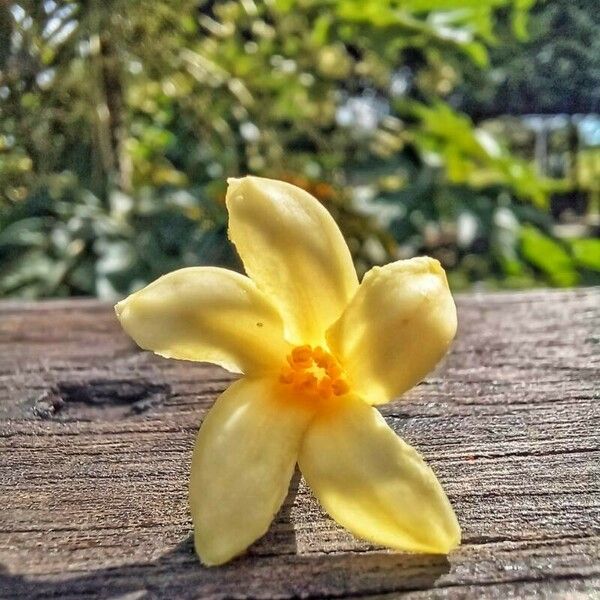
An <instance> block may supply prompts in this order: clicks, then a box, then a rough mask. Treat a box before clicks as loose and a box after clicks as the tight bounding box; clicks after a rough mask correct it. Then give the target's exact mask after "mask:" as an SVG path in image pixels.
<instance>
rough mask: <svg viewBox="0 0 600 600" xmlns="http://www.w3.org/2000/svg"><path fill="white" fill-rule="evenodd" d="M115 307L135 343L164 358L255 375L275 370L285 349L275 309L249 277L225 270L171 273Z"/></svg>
mask: <svg viewBox="0 0 600 600" xmlns="http://www.w3.org/2000/svg"><path fill="white" fill-rule="evenodd" d="M115 309H116V312H117V315H118V317H119V320H120V321H121V325H122V326H123V328H124V329H125V331H126V332H127V333H128V334H129V335H130V336H131V337H132V338H133V339H134V340H135V341H136V342H137V344H138V345H139V346H141V347H142V348H144V349H146V350H152V351H153V352H156V354H160V355H161V356H165V357H167V358H179V359H185V360H195V361H206V362H212V363H216V364H219V365H221V366H223V367H225V368H227V369H229V370H231V371H237V372H240V371H241V372H245V373H259V372H264V371H268V370H270V369H273V368H277V367H278V366H279V364H280V362H281V361H282V360H284V357H285V355H286V352H287V351H288V350H289V348H288V346H287V344H286V343H285V342H284V340H283V324H282V320H281V317H280V316H279V313H278V312H277V309H276V308H275V307H274V306H273V305H272V304H271V302H270V301H269V300H268V299H267V298H266V296H265V295H264V294H262V293H261V292H260V291H259V290H258V289H257V288H256V285H255V284H254V283H253V282H252V280H250V279H249V278H248V277H245V276H243V275H240V274H239V273H235V272H233V271H227V270H225V269H218V268H215V267H194V268H188V269H181V270H179V271H174V272H172V273H169V274H168V275H164V276H163V277H161V278H159V279H157V280H156V281H155V282H153V283H151V284H150V285H148V286H147V287H145V288H144V289H142V290H140V291H139V292H136V293H135V294H132V295H131V296H129V297H128V298H126V299H125V300H123V301H122V302H119V304H117V306H116V307H115Z"/></svg>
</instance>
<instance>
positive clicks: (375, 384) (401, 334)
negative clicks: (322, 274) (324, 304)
mask: <svg viewBox="0 0 600 600" xmlns="http://www.w3.org/2000/svg"><path fill="white" fill-rule="evenodd" d="M455 333H456V307H455V306H454V300H453V299H452V295H451V294H450V290H449V289H448V282H447V280H446V274H445V272H444V270H443V269H442V267H441V266H440V263H439V262H438V261H437V260H434V259H432V258H429V257H421V258H413V259H411V260H400V261H398V262H395V263H391V264H389V265H386V266H385V267H374V268H373V269H371V270H370V271H369V272H368V273H367V274H366V275H365V276H364V279H363V280H362V283H361V284H360V287H359V289H358V291H357V292H356V295H355V296H354V298H353V299H352V301H351V302H350V304H349V305H348V307H347V308H346V310H345V311H344V314H343V315H342V316H341V318H340V319H339V320H338V321H337V322H336V323H335V324H334V325H333V326H332V327H331V329H330V330H329V331H328V332H327V341H328V343H329V347H330V348H331V350H332V351H333V353H334V354H335V355H336V356H337V358H338V360H339V361H340V362H341V363H342V365H343V367H344V369H345V370H346V373H347V375H348V378H349V383H350V386H351V388H352V389H353V390H354V391H355V392H356V393H357V394H358V395H359V396H361V397H363V398H365V399H366V400H367V401H368V402H369V403H371V404H382V403H384V402H388V401H389V400H392V399H393V398H394V397H396V396H398V395H399V394H402V393H403V392H405V391H406V390H408V389H410V388H411V387H413V386H414V385H416V384H417V383H418V382H419V381H421V379H423V377H425V375H427V373H429V371H431V370H432V369H433V367H434V366H435V365H436V364H437V362H438V361H439V360H440V359H441V358H442V357H443V356H444V354H445V353H446V351H447V350H448V346H449V345H450V342H451V341H452V339H453V338H454V334H455Z"/></svg>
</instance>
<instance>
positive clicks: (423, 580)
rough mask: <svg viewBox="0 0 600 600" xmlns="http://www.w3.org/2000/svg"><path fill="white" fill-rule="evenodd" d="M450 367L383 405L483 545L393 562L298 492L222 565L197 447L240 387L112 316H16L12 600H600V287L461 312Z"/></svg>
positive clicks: (11, 407) (6, 434) (1, 375)
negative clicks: (209, 562) (204, 552)
mask: <svg viewBox="0 0 600 600" xmlns="http://www.w3.org/2000/svg"><path fill="white" fill-rule="evenodd" d="M458 306H459V319H460V328H459V335H458V338H457V341H456V343H455V344H454V346H453V349H452V352H451V354H450V356H449V357H448V359H447V360H446V362H445V363H444V364H443V365H442V366H441V367H440V368H439V369H438V371H437V372H436V373H434V374H433V375H432V376H430V377H429V378H428V379H427V380H426V381H425V382H424V383H422V384H421V385H419V386H418V387H417V388H416V389H414V390H412V391H411V392H410V393H408V394H407V395H406V396H405V397H404V398H403V399H402V400H401V401H398V402H395V403H392V404H389V405H386V406H385V407H383V410H382V412H383V414H384V415H385V417H386V419H387V420H388V422H389V423H390V424H391V425H392V426H393V427H394V429H395V430H396V431H397V432H398V434H399V435H401V436H403V437H404V438H405V439H406V440H407V441H408V442H409V443H411V444H413V445H414V446H415V447H416V448H418V449H419V451H420V452H421V453H422V454H423V455H424V456H425V457H426V458H427V460H428V461H429V462H430V464H431V465H432V467H433V468H434V470H435V471H436V473H437V474H438V476H439V478H440V480H441V481H442V483H443V485H444V487H445V489H446V490H447V492H448V495H449V497H450V499H451V501H452V502H453V504H454V506H455V508H456V512H457V514H458V518H459V521H460V522H461V525H462V528H463V533H464V543H463V545H462V546H461V548H460V549H459V550H457V551H456V552H454V553H452V554H451V555H450V556H449V557H448V558H445V557H432V556H421V555H403V554H395V553H391V552H387V551H385V550H382V549H380V548H376V547H373V546H369V545H367V544H364V543H361V542H358V541H356V540H354V539H352V537H351V536H349V535H348V534H346V533H345V532H344V531H343V530H342V529H340V528H339V527H337V526H336V525H335V524H334V523H333V522H332V521H331V520H329V519H328V518H327V517H326V516H324V514H323V513H322V511H321V510H320V509H319V507H318V505H317V504H316V502H315V501H314V499H313V498H312V496H311V494H310V492H309V491H308V490H307V488H306V487H305V485H304V483H303V482H302V481H301V480H300V478H299V476H297V477H296V478H295V480H294V482H293V485H292V488H291V492H290V495H289V497H288V499H287V500H286V503H285V505H284V507H283V509H282V511H281V513H280V514H279V516H278V517H277V519H276V521H275V523H274V524H273V526H272V527H271V530H270V531H269V533H268V534H267V535H266V536H265V537H264V538H263V539H262V540H260V541H259V542H257V543H256V544H255V545H254V546H253V547H252V548H251V549H250V551H249V552H248V554H247V555H246V556H244V557H241V558H239V559H237V560H235V561H234V562H232V563H230V564H229V565H227V566H225V567H222V568H213V569H205V568H202V567H201V566H200V564H199V563H198V561H197V560H196V558H195V556H194V554H193V550H192V544H191V540H190V531H191V523H190V518H189V515H188V513H187V508H186V486H187V478H188V470H189V466H190V458H191V450H192V445H193V441H194V436H195V434H196V431H197V429H198V426H199V424H200V422H201V421H202V419H203V417H204V415H205V414H206V411H207V410H208V409H209V408H210V406H211V405H212V403H213V402H214V399H215V397H216V396H217V395H218V394H219V393H220V392H221V391H223V390H224V389H225V387H226V386H227V385H228V384H229V382H230V380H231V376H230V375H228V374H227V373H225V372H224V371H222V370H220V369H218V368H215V367H210V366H205V365H199V364H193V363H186V362H178V361H168V360H164V359H161V358H158V357H155V356H153V355H151V354H148V353H145V352H141V351H139V350H138V349H137V348H135V347H134V346H133V345H132V344H131V342H130V341H129V340H128V339H127V337H126V336H125V335H124V334H123V333H121V331H120V330H119V327H118V324H117V322H116V320H115V318H114V316H113V313H112V310H111V308H110V307H109V306H107V305H106V304H102V303H99V302H96V301H90V300H73V301H54V302H47V303H40V304H27V303H21V302H4V303H0V507H1V509H2V510H1V512H0V565H1V566H0V597H2V598H49V597H55V598H116V597H119V598H127V599H137V598H240V599H242V598H345V597H352V598H373V599H374V598H382V599H383V598H386V599H388V598H396V597H400V596H402V597H407V598H497V599H505V598H569V599H571V598H600V460H599V459H600V406H599V403H598V398H599V390H598V383H599V380H600V289H591V290H573V291H535V292H528V293H509V294H487V295H485V294H482V295H478V294H474V295H464V296H460V297H459V298H458Z"/></svg>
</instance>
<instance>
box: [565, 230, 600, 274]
mask: <svg viewBox="0 0 600 600" xmlns="http://www.w3.org/2000/svg"><path fill="white" fill-rule="evenodd" d="M571 252H572V254H573V259H574V260H575V262H576V263H577V264H578V265H580V266H582V267H584V268H586V269H592V270H593V271H600V240H599V239H592V238H588V239H583V240H573V241H572V242H571Z"/></svg>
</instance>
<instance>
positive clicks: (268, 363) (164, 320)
mask: <svg viewBox="0 0 600 600" xmlns="http://www.w3.org/2000/svg"><path fill="white" fill-rule="evenodd" d="M226 202H227V209H228V211H229V236H230V238H231V240H232V241H233V242H234V244H235V245H236V247H237V250H238V252H239V254H240V256H241V258H242V260H243V262H244V266H245V268H246V272H247V273H248V275H249V277H245V276H243V275H240V274H238V273H235V272H232V271H227V270H224V269H219V268H213V267H196V268H187V269H181V270H179V271H175V272H173V273H169V274H168V275H165V276H163V277H161V278H160V279H158V280H157V281H155V282H154V283H152V284H150V285H149V286H147V287H146V288H144V289H143V290H141V291H139V292H137V293H135V294H133V295H131V296H129V297H128V298H127V299H125V300H123V301H122V302H120V303H119V304H117V306H116V311H117V315H118V317H119V319H120V321H121V324H122V326H123V328H124V329H125V331H126V332H127V333H128V334H129V335H130V336H131V337H132V338H133V339H134V340H135V341H136V342H137V343H138V344H139V345H140V346H141V347H142V348H145V349H147V350H152V351H153V352H155V353H157V354H160V355H161V356H165V357H167V358H177V359H184V360H193V361H208V362H212V363H216V364H218V365H221V366H223V367H225V368H226V369H229V370H230V371H234V372H238V373H243V377H242V378H241V379H239V380H238V381H236V382H235V383H234V384H233V385H231V387H229V389H228V390H226V391H225V392H224V393H223V394H222V395H221V396H220V397H219V399H218V400H217V401H216V403H215V405H214V407H213V408H212V410H211V411H210V412H209V414H208V415H207V417H206V419H205V420H204V423H203V424H202V427H201V429H200V432H199V434H198V438H197V440H196V446H195V449H194V455H193V459H192V470H191V477H190V487H189V502H190V508H191V513H192V518H193V522H194V530H195V545H196V551H197V552H198V555H199V556H200V559H201V560H202V562H204V563H205V564H206V565H218V564H222V563H224V562H226V561H228V560H230V559H231V558H233V557H234V556H236V555H238V554H240V553H241V552H243V551H244V550H245V549H246V548H247V547H248V546H249V545H250V544H252V543H253V542H254V541H255V540H257V539H258V538H259V537H261V536H262V535H263V534H264V533H265V532H266V531H267V529H268V527H269V525H270V523H271V521H272V519H273V517H274V515H275V514H276V513H277V511H278V510H279V508H280V506H281V504H282V502H283V500H284V499H285V497H286V494H287V490H288V487H289V482H290V479H291V476H292V474H293V471H294V468H295V465H296V462H298V464H299V466H300V470H301V471H302V474H303V475H304V478H305V479H306V481H307V483H308V485H309V486H310V487H311V489H312V490H313V492H314V494H315V496H316V497H317V498H318V499H319V501H320V502H321V504H322V505H323V507H324V508H325V510H326V511H327V512H328V513H329V514H330V515H331V516H332V517H333V518H334V519H335V520H336V521H337V522H338V523H340V524H341V525H343V526H344V527H346V528H347V529H348V530H349V531H351V532H352V533H353V534H354V535H356V536H357V537H359V538H363V539H365V540H369V541H370V542H373V543H375V544H381V545H383V546H388V547H390V548H395V549H398V550H404V551H410V552H430V553H447V552H449V551H450V550H451V549H453V548H454V547H456V546H457V545H458V544H459V543H460V528H459V525H458V522H457V520H456V517H455V515H454V512H453V510H452V507H451V506H450V503H449V502H448V499H447V497H446V495H445V494H444V491H443V490H442V488H441V486H440V484H439V482H438V480H437V479H436V477H435V475H434V474H433V471H432V470H431V469H430V468H429V467H428V466H427V465H426V464H425V462H424V461H423V459H422V458H421V457H420V456H419V454H418V453H417V452H416V450H414V449H413V448H412V447H411V446H409V445H408V444H406V443H405V442H403V441H402V440H401V439H400V438H399V437H397V436H396V434H395V433H394V432H393V431H392V430H391V429H390V428H389V427H388V425H387V424H386V422H385V420H384V419H383V417H382V416H381V415H380V414H379V412H378V411H377V410H376V409H375V408H373V406H372V405H375V404H382V403H385V402H389V401H390V400H392V399H394V398H395V397H397V396H398V395H399V394H402V393H403V392H405V391H406V390H408V389H409V388H411V387H413V386H414V385H416V384H417V383H418V382H419V381H420V380H421V379H422V378H423V377H424V376H425V375H426V374H427V373H428V372H429V371H430V370H431V369H432V368H433V367H434V365H435V364H436V363H437V362H438V361H439V360H440V358H441V357H442V356H443V355H444V354H445V353H446V351H447V348H448V346H449V344H450V342H451V341H452V339H453V337H454V334H455V332H456V309H455V306H454V302H453V300H452V296H451V295H450V292H449V290H448V285H447V281H446V276H445V273H444V270H443V269H442V268H441V266H440V264H439V263H438V262H437V261H436V260H433V259H431V258H427V257H423V258H414V259H411V260H403V261H398V262H395V263H392V264H389V265H386V266H384V267H374V268H373V269H372V270H371V271H369V272H368V273H367V274H366V275H365V277H364V279H363V281H362V283H361V284H360V285H359V283H358V280H357V277H356V273H355V271H354V268H353V265H352V260H351V258H350V252H349V251H348V248H347V246H346V244H345V242H344V239H343V237H342V234H341V233H340V231H339V229H338V228H337V226H336V224H335V222H334V220H333V219H332V217H331V216H330V215H329V213H328V212H327V211H326V210H325V208H324V207H323V206H322V205H321V204H320V203H319V202H318V201H317V200H315V198H313V197H312V196H311V195H310V194H308V193H307V192H305V191H303V190H302V189H300V188H297V187H295V186H293V185H290V184H288V183H284V182H280V181H273V180H269V179H261V178H258V177H244V178H243V179H230V180H229V189H228V192H227V199H226Z"/></svg>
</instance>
